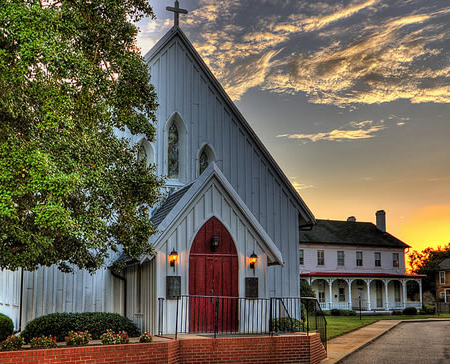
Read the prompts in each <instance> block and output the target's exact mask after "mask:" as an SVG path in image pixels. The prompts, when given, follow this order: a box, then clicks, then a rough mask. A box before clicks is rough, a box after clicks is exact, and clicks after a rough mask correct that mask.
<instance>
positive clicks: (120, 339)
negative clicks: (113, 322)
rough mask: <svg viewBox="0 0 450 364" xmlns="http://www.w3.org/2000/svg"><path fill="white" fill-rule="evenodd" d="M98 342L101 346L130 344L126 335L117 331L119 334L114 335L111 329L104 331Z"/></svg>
mask: <svg viewBox="0 0 450 364" xmlns="http://www.w3.org/2000/svg"><path fill="white" fill-rule="evenodd" d="M100 340H101V341H102V344H103V345H111V344H128V343H129V342H130V339H129V338H128V334H127V333H126V332H125V331H119V333H118V334H116V333H115V332H114V331H113V330H111V329H108V330H106V332H105V333H104V334H102V336H100Z"/></svg>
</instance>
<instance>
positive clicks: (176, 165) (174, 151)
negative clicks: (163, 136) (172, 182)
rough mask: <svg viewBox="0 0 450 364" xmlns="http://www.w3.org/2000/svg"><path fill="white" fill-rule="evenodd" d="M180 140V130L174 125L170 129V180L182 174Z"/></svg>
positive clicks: (168, 150)
mask: <svg viewBox="0 0 450 364" xmlns="http://www.w3.org/2000/svg"><path fill="white" fill-rule="evenodd" d="M179 151H180V139H179V135H178V128H177V126H176V125H175V124H172V125H171V126H170V128H169V137H168V149H167V152H168V153H167V154H168V171H167V172H168V173H167V174H168V176H169V178H178V175H179V172H180V155H179Z"/></svg>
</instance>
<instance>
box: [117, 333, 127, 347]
mask: <svg viewBox="0 0 450 364" xmlns="http://www.w3.org/2000/svg"><path fill="white" fill-rule="evenodd" d="M116 338H117V339H116V340H117V344H128V343H129V342H130V339H129V337H128V334H127V333H126V332H125V331H119V333H118V334H117V336H116Z"/></svg>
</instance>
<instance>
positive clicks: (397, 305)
mask: <svg viewBox="0 0 450 364" xmlns="http://www.w3.org/2000/svg"><path fill="white" fill-rule="evenodd" d="M319 305H320V308H321V309H322V310H326V311H328V310H332V309H333V308H336V309H338V310H356V311H357V310H359V303H358V302H353V304H351V303H350V302H339V303H335V302H333V303H331V304H330V303H329V302H320V303H319ZM406 307H415V308H417V309H420V308H422V306H421V303H420V302H419V301H417V302H406V304H405V303H404V302H389V304H388V305H387V307H386V305H384V306H383V307H377V308H376V310H403V309H404V308H406ZM368 309H369V308H368V305H367V301H364V302H361V310H363V311H367V310H368ZM373 309H374V308H372V310H373Z"/></svg>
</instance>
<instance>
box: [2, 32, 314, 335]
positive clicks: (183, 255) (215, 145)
mask: <svg viewBox="0 0 450 364" xmlns="http://www.w3.org/2000/svg"><path fill="white" fill-rule="evenodd" d="M145 60H146V62H147V64H148V69H149V72H150V74H151V82H152V83H153V85H154V86H155V88H156V91H157V95H158V103H159V108H158V110H157V120H158V123H157V125H156V126H157V135H156V142H149V141H147V140H146V139H145V138H144V137H143V136H142V135H135V136H133V135H128V134H126V135H124V136H125V137H129V138H130V141H131V142H132V143H139V144H140V146H141V148H140V153H139V156H138V157H139V158H142V159H145V160H146V162H147V163H148V164H150V163H153V164H155V165H156V166H157V174H158V175H160V176H166V177H167V183H166V187H165V188H166V190H167V191H168V196H167V198H166V200H165V201H164V202H163V203H162V204H161V206H159V208H157V209H155V210H154V211H153V215H152V221H153V223H154V225H155V226H157V228H158V233H157V234H156V235H154V236H152V237H151V239H150V243H151V244H153V245H154V246H155V250H156V255H155V256H154V257H150V256H143V257H141V258H140V259H139V260H132V259H129V258H128V257H126V256H125V255H123V254H122V255H121V254H118V256H114V257H111V261H110V264H112V263H113V262H114V261H117V260H119V261H121V262H123V263H124V264H125V266H126V268H125V269H124V270H123V272H122V273H117V272H112V271H111V269H109V268H108V267H105V268H104V269H101V270H99V271H98V272H97V273H96V274H94V275H90V274H89V273H88V272H86V271H75V273H74V274H63V273H61V272H59V271H58V270H57V268H56V267H42V268H40V269H38V270H37V271H35V272H27V271H24V272H20V271H17V272H7V271H3V272H0V284H1V289H0V312H4V313H6V314H8V315H9V316H10V317H12V318H13V319H14V322H15V325H16V328H17V329H20V328H22V329H23V328H24V327H25V325H26V324H27V323H28V322H29V321H31V320H33V319H34V318H36V317H39V316H42V315H45V314H48V313H53V312H85V311H91V312H92V311H103V312H117V313H121V314H124V315H126V316H127V317H129V318H130V319H131V320H133V321H134V322H136V324H137V325H138V326H139V327H140V328H141V329H142V330H148V331H150V332H151V333H152V334H156V333H173V332H174V330H175V327H174V325H175V320H174V314H175V310H176V307H177V300H176V299H174V298H175V296H177V295H186V296H227V297H243V298H245V297H252V298H255V297H257V298H268V297H299V295H300V267H299V264H298V262H299V249H298V242H299V239H300V231H301V230H302V229H304V228H308V227H310V226H312V225H313V224H315V218H314V216H313V214H312V213H311V211H310V210H309V209H308V207H307V206H306V204H305V203H304V202H303V200H302V199H301V197H300V196H299V194H298V193H297V191H296V190H295V189H294V188H293V187H292V185H291V183H290V182H289V180H288V179H287V177H286V176H285V174H284V173H283V171H282V170H281V169H280V167H279V166H278V164H277V163H276V162H275V160H274V159H273V158H272V156H271V155H270V154H269V152H268V151H267V149H266V148H265V147H264V145H263V144H262V142H261V141H260V139H259V138H258V136H257V135H256V134H255V132H254V131H253V130H252V128H251V127H250V126H249V124H248V122H247V121H246V120H245V119H244V117H243V116H242V114H241V113H240V112H239V110H238V109H237V107H236V106H235V105H234V103H233V102H232V101H231V99H230V98H229V97H228V96H227V94H226V92H225V91H224V89H223V88H222V86H221V85H220V84H219V82H218V81H217V80H216V78H215V77H214V76H213V74H212V73H211V71H210V70H209V69H208V67H207V66H206V64H205V63H204V62H203V60H202V59H201V57H200V56H199V54H198V53H197V52H196V50H195V49H194V47H193V45H192V44H191V43H190V41H189V40H188V38H187V37H186V35H185V34H184V33H183V32H182V31H181V29H180V28H179V27H178V26H177V25H175V26H174V27H173V28H172V29H170V30H169V31H168V33H167V34H165V35H164V37H163V38H162V39H161V40H160V41H159V42H158V43H157V44H156V45H155V46H154V47H153V48H152V49H151V50H150V51H149V52H148V54H147V55H146V56H145ZM169 192H170V193H169Z"/></svg>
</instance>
